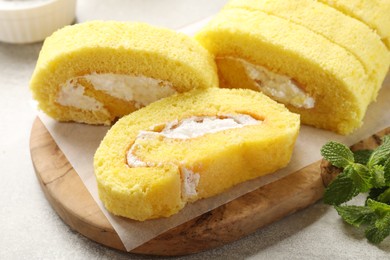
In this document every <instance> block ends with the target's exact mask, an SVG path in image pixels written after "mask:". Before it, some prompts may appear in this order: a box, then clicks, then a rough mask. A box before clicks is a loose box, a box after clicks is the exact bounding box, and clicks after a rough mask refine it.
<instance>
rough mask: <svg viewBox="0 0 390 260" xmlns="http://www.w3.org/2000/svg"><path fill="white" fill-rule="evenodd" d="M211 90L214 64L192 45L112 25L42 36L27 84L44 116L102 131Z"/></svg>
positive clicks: (142, 27)
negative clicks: (166, 102)
mask: <svg viewBox="0 0 390 260" xmlns="http://www.w3.org/2000/svg"><path fill="white" fill-rule="evenodd" d="M217 86H218V77H217V74H216V66H215V62H214V60H213V58H212V57H211V55H210V54H209V53H208V52H207V50H205V49H204V48H203V47H202V46H201V45H200V44H199V43H198V42H197V41H195V40H194V39H192V38H190V37H188V36H186V35H184V34H181V33H177V32H175V31H172V30H169V29H164V28H157V27H153V26H150V25H147V24H143V23H131V22H113V21H112V22H111V21H109V22H102V21H92V22H87V23H82V24H77V25H73V26H67V27H64V28H63V29H61V30H58V31H57V32H55V33H54V34H53V35H52V36H50V37H48V38H47V39H46V40H45V42H44V44H43V47H42V50H41V52H40V54H39V58H38V61H37V65H36V68H35V71H34V73H33V76H32V79H31V82H30V88H31V90H32V93H33V97H34V98H35V99H36V100H37V101H38V103H39V108H40V109H41V110H43V111H44V112H45V113H47V114H48V115H49V116H51V117H53V118H55V119H57V120H60V121H75V122H83V123H88V124H106V125H109V124H111V123H112V122H113V121H114V120H115V119H116V118H119V117H122V116H124V115H126V114H128V113H131V112H133V111H135V110H137V109H139V108H141V107H143V106H145V105H148V104H149V103H151V102H154V101H156V100H158V99H160V98H163V97H167V96H170V95H172V94H175V93H181V92H185V91H188V90H191V89H193V88H200V89H204V88H209V87H217Z"/></svg>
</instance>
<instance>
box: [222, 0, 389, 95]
mask: <svg viewBox="0 0 390 260" xmlns="http://www.w3.org/2000/svg"><path fill="white" fill-rule="evenodd" d="M226 8H232V9H235V8H244V9H248V10H260V11H263V12H265V13H267V14H269V15H273V16H277V17H280V18H282V19H285V20H287V21H289V22H291V23H294V24H298V25H301V26H303V27H305V28H307V29H309V30H310V31H312V32H314V33H317V34H319V35H321V36H323V37H325V38H326V39H328V40H329V41H331V42H334V43H335V44H337V45H339V46H340V47H342V48H344V49H345V50H346V51H347V52H349V53H350V54H351V55H352V56H354V57H356V59H357V60H358V61H359V62H361V63H362V65H363V67H364V69H365V72H366V73H367V74H368V77H369V80H370V81H372V82H373V84H374V85H375V89H376V90H378V89H379V88H380V87H381V85H382V83H383V80H384V78H385V76H386V74H387V71H388V68H389V64H390V52H389V51H388V49H387V48H386V46H385V45H384V43H383V42H382V41H381V38H380V37H379V36H378V34H376V33H375V32H374V31H373V30H372V29H371V28H369V27H368V26H367V25H365V24H364V23H362V22H360V21H359V20H356V19H354V18H352V17H350V16H347V15H345V14H343V13H342V12H339V11H338V10H336V9H334V8H332V7H329V6H327V5H325V4H323V3H320V2H317V1H313V0H296V1H285V0H272V1H268V0H232V1H230V2H229V4H228V5H227V6H226ZM389 11H390V10H389ZM388 16H389V17H388V19H389V22H390V12H389V14H388ZM341 25H342V26H341ZM377 93H378V92H377V91H374V92H373V94H374V96H373V97H372V98H373V100H375V98H376V94H377Z"/></svg>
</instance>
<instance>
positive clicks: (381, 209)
mask: <svg viewBox="0 0 390 260" xmlns="http://www.w3.org/2000/svg"><path fill="white" fill-rule="evenodd" d="M367 206H368V207H370V208H371V209H373V210H375V213H376V214H377V215H378V216H384V215H386V214H390V205H387V204H386V203H382V202H378V201H375V200H372V199H368V200H367Z"/></svg>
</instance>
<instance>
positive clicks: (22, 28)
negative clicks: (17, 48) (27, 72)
mask: <svg viewBox="0 0 390 260" xmlns="http://www.w3.org/2000/svg"><path fill="white" fill-rule="evenodd" d="M75 11H76V0H23V1H20V0H19V1H17V0H16V1H15V0H14V1H10V0H8V1H6V0H0V41H2V42H8V43H32V42H39V41H43V40H44V39H45V38H46V37H47V36H49V35H51V34H52V33H53V32H54V31H56V30H57V29H59V28H61V27H63V26H65V25H69V24H71V23H72V22H73V21H74V19H75Z"/></svg>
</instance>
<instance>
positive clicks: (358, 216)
mask: <svg viewBox="0 0 390 260" xmlns="http://www.w3.org/2000/svg"><path fill="white" fill-rule="evenodd" d="M335 209H336V210H337V213H339V215H340V216H341V217H342V219H343V220H344V221H345V222H347V223H348V224H351V225H353V226H355V227H359V226H360V225H362V224H363V225H368V224H371V223H372V222H373V221H374V220H375V214H374V210H372V209H371V208H369V207H364V206H335Z"/></svg>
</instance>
